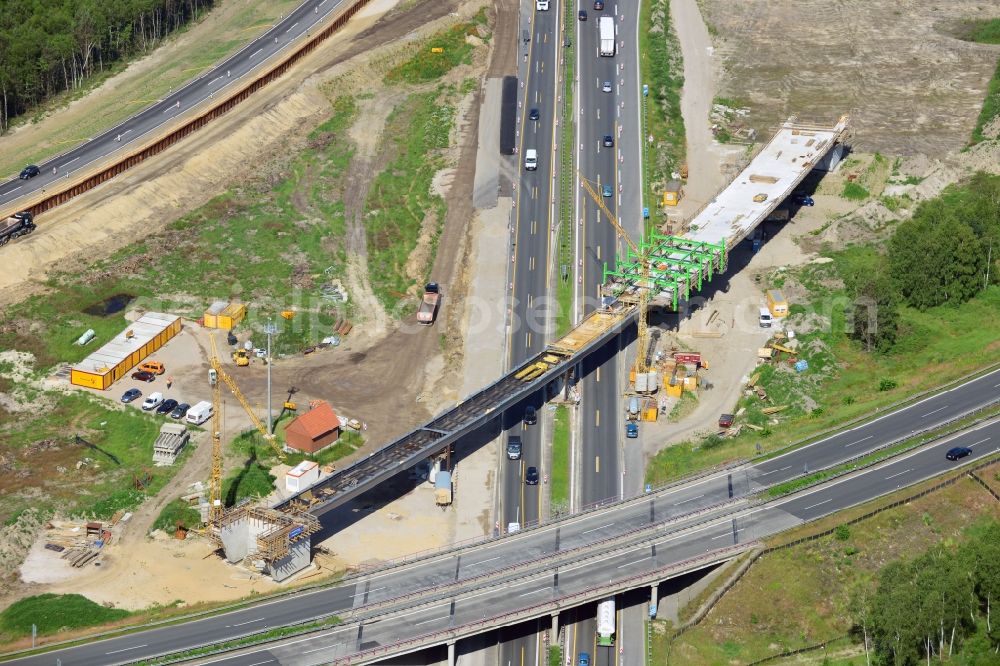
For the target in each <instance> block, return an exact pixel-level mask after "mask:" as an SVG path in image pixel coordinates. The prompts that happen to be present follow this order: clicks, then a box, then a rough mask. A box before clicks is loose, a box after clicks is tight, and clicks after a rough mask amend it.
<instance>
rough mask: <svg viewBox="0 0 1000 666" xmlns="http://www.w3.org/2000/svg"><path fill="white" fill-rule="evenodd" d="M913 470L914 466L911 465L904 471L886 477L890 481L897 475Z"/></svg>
mask: <svg viewBox="0 0 1000 666" xmlns="http://www.w3.org/2000/svg"><path fill="white" fill-rule="evenodd" d="M912 471H913V468H912V467H909V468H907V469H904V470H903V471H902V472H896V473H895V474H893V475H891V476H887V477H885V480H886V481H888V480H889V479H895V478H896V477H897V476H902V475H904V474H906V473H907V472H912Z"/></svg>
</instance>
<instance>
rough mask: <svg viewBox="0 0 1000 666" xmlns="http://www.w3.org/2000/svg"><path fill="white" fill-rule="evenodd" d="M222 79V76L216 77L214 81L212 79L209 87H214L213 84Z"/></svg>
mask: <svg viewBox="0 0 1000 666" xmlns="http://www.w3.org/2000/svg"><path fill="white" fill-rule="evenodd" d="M221 78H222V77H221V76H217V77H215V78H214V79H212V80H211V81H209V82H208V85H212V84H213V83H215V82H216V81H218V80H219V79H221Z"/></svg>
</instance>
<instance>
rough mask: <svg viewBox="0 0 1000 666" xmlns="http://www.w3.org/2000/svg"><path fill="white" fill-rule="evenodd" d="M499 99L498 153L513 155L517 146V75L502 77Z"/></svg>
mask: <svg viewBox="0 0 1000 666" xmlns="http://www.w3.org/2000/svg"><path fill="white" fill-rule="evenodd" d="M502 92H503V94H502V96H501V100H500V154H501V155H513V154H514V150H515V148H516V147H517V77H516V76H505V77H503V88H502Z"/></svg>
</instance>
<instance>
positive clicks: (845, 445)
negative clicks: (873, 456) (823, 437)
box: [844, 435, 875, 449]
mask: <svg viewBox="0 0 1000 666" xmlns="http://www.w3.org/2000/svg"><path fill="white" fill-rule="evenodd" d="M874 436H875V435H868V436H867V437H863V438H861V439H859V440H858V441H856V442H851V443H850V444H844V448H845V449H846V448H847V447H849V446H854V445H855V444H860V443H861V442H867V441H868V440H869V439H871V438H872V437H874Z"/></svg>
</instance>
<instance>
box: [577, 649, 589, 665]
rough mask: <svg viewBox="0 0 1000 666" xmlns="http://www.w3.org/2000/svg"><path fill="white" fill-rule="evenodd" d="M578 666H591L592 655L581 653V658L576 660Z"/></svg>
mask: <svg viewBox="0 0 1000 666" xmlns="http://www.w3.org/2000/svg"><path fill="white" fill-rule="evenodd" d="M576 666H590V655H589V654H587V653H586V652H581V653H580V657H579V658H578V659H577V660H576Z"/></svg>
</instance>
